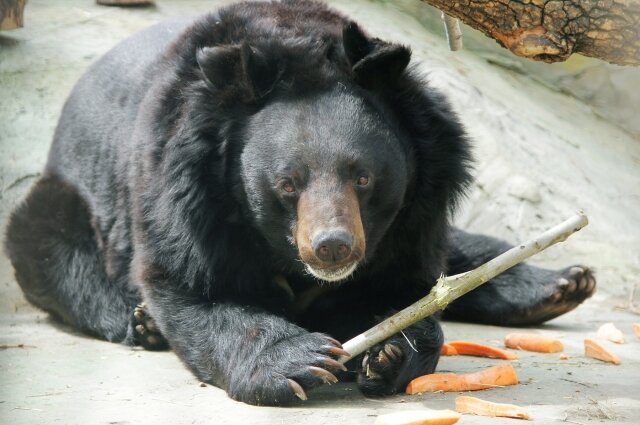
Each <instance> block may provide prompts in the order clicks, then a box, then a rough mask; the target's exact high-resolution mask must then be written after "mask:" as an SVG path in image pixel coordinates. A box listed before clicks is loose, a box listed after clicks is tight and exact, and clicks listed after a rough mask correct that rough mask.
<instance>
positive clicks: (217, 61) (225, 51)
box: [196, 43, 280, 100]
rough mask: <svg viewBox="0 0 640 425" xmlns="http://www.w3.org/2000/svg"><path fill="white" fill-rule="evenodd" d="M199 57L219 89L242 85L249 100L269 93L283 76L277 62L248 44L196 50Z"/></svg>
mask: <svg viewBox="0 0 640 425" xmlns="http://www.w3.org/2000/svg"><path fill="white" fill-rule="evenodd" d="M196 60H197V62H198V66H199V67H200V70H201V71H202V73H203V74H204V76H205V78H206V79H207V81H208V82H209V84H211V85H212V86H213V87H214V88H215V89H217V90H225V89H226V88H230V87H234V88H239V89H240V90H243V91H244V95H245V99H246V100H255V99H259V98H261V97H263V96H265V95H267V94H268V93H269V92H270V91H271V89H273V86H274V85H275V83H276V81H277V79H278V78H279V75H280V71H279V69H278V64H277V62H275V61H271V62H269V61H268V60H267V59H266V56H265V55H264V54H263V53H262V52H261V51H260V50H258V49H256V48H253V47H251V46H249V44H247V43H243V44H242V45H239V46H238V45H234V46H216V47H204V48H202V49H200V50H199V51H198V52H197V53H196Z"/></svg>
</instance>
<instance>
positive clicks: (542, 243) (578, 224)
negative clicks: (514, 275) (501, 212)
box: [339, 211, 589, 364]
mask: <svg viewBox="0 0 640 425" xmlns="http://www.w3.org/2000/svg"><path fill="white" fill-rule="evenodd" d="M587 224H589V219H588V218H587V216H586V215H585V214H584V213H583V212H582V211H580V212H578V213H576V215H574V216H573V217H571V218H569V219H567V220H565V221H564V222H562V223H560V224H558V225H557V226H555V227H553V228H551V229H549V230H547V231H546V232H544V233H543V234H541V235H540V236H538V237H537V238H534V239H531V240H528V241H527V242H525V243H522V244H520V245H517V246H515V247H513V248H511V249H510V250H509V251H507V252H505V253H504V254H502V255H499V256H497V257H496V258H494V259H493V260H490V261H488V262H486V263H484V264H483V265H481V266H480V267H478V268H476V269H473V270H471V271H468V272H466V273H461V274H457V275H455V276H448V277H444V276H442V277H440V279H438V282H437V283H436V286H434V287H433V288H432V289H431V292H429V294H428V295H427V296H426V297H424V298H421V299H420V300H418V301H416V302H415V303H413V304H411V305H410V306H409V307H407V308H405V309H404V310H402V311H399V312H398V313H396V314H394V315H393V316H391V317H389V318H387V319H385V320H384V321H382V322H380V323H379V324H377V325H376V326H374V327H373V328H371V329H369V330H368V331H366V332H364V333H361V334H360V335H358V336H356V337H355V338H352V339H350V340H349V341H347V342H345V343H344V344H343V345H342V347H343V348H344V350H345V351H347V352H348V353H349V354H350V356H349V357H347V356H343V357H342V358H340V360H339V361H340V363H343V364H344V363H346V362H347V361H349V360H351V359H352V358H353V357H355V356H357V355H358V354H360V353H362V352H364V351H366V350H367V349H368V348H370V347H373V346H374V345H375V344H377V343H379V342H381V341H384V340H385V339H387V338H389V337H390V336H392V335H395V334H396V333H398V332H400V331H401V330H403V329H404V328H406V327H408V326H411V325H413V324H414V323H416V322H417V321H418V320H422V319H424V318H425V317H427V316H430V315H432V314H433V313H435V312H436V311H438V310H443V309H444V308H445V307H446V306H447V305H448V304H449V303H450V302H451V301H453V300H455V299H456V298H459V297H461V296H463V295H464V294H466V293H467V292H469V291H471V290H473V289H475V288H477V287H478V286H480V285H482V284H483V283H485V282H487V281H489V280H490V279H492V278H493V277H495V276H497V275H499V274H500V273H502V272H503V271H505V270H507V269H509V268H511V267H513V266H515V265H516V264H518V263H521V262H522V261H524V260H526V259H527V258H529V257H531V256H532V255H534V254H537V253H539V252H541V251H543V250H545V249H547V248H549V247H550V246H551V245H555V244H557V243H558V242H563V241H564V240H566V239H567V238H568V237H569V236H571V235H572V234H573V233H575V232H577V231H578V230H580V229H582V228H583V227H585V226H586V225H587Z"/></svg>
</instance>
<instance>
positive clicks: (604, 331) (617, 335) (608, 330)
mask: <svg viewBox="0 0 640 425" xmlns="http://www.w3.org/2000/svg"><path fill="white" fill-rule="evenodd" d="M597 335H598V338H602V339H608V340H609V341H611V342H615V343H616V344H624V335H623V334H622V331H620V329H618V328H616V325H614V324H613V323H611V322H609V323H605V324H604V325H602V326H600V328H598V334H597Z"/></svg>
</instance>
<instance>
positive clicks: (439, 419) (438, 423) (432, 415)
mask: <svg viewBox="0 0 640 425" xmlns="http://www.w3.org/2000/svg"><path fill="white" fill-rule="evenodd" d="M461 416H462V415H460V413H457V412H454V411H453V410H404V411H400V412H394V413H389V414H386V415H380V416H378V417H377V418H376V421H375V423H374V425H452V424H455V423H456V422H458V420H459V419H460V417H461Z"/></svg>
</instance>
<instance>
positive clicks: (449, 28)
mask: <svg viewBox="0 0 640 425" xmlns="http://www.w3.org/2000/svg"><path fill="white" fill-rule="evenodd" d="M442 19H443V20H444V30H445V33H446V34H447V41H448V42H449V49H450V50H452V51H456V50H460V49H462V31H460V21H458V20H457V19H456V18H453V17H451V16H449V15H447V14H445V13H442Z"/></svg>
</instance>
